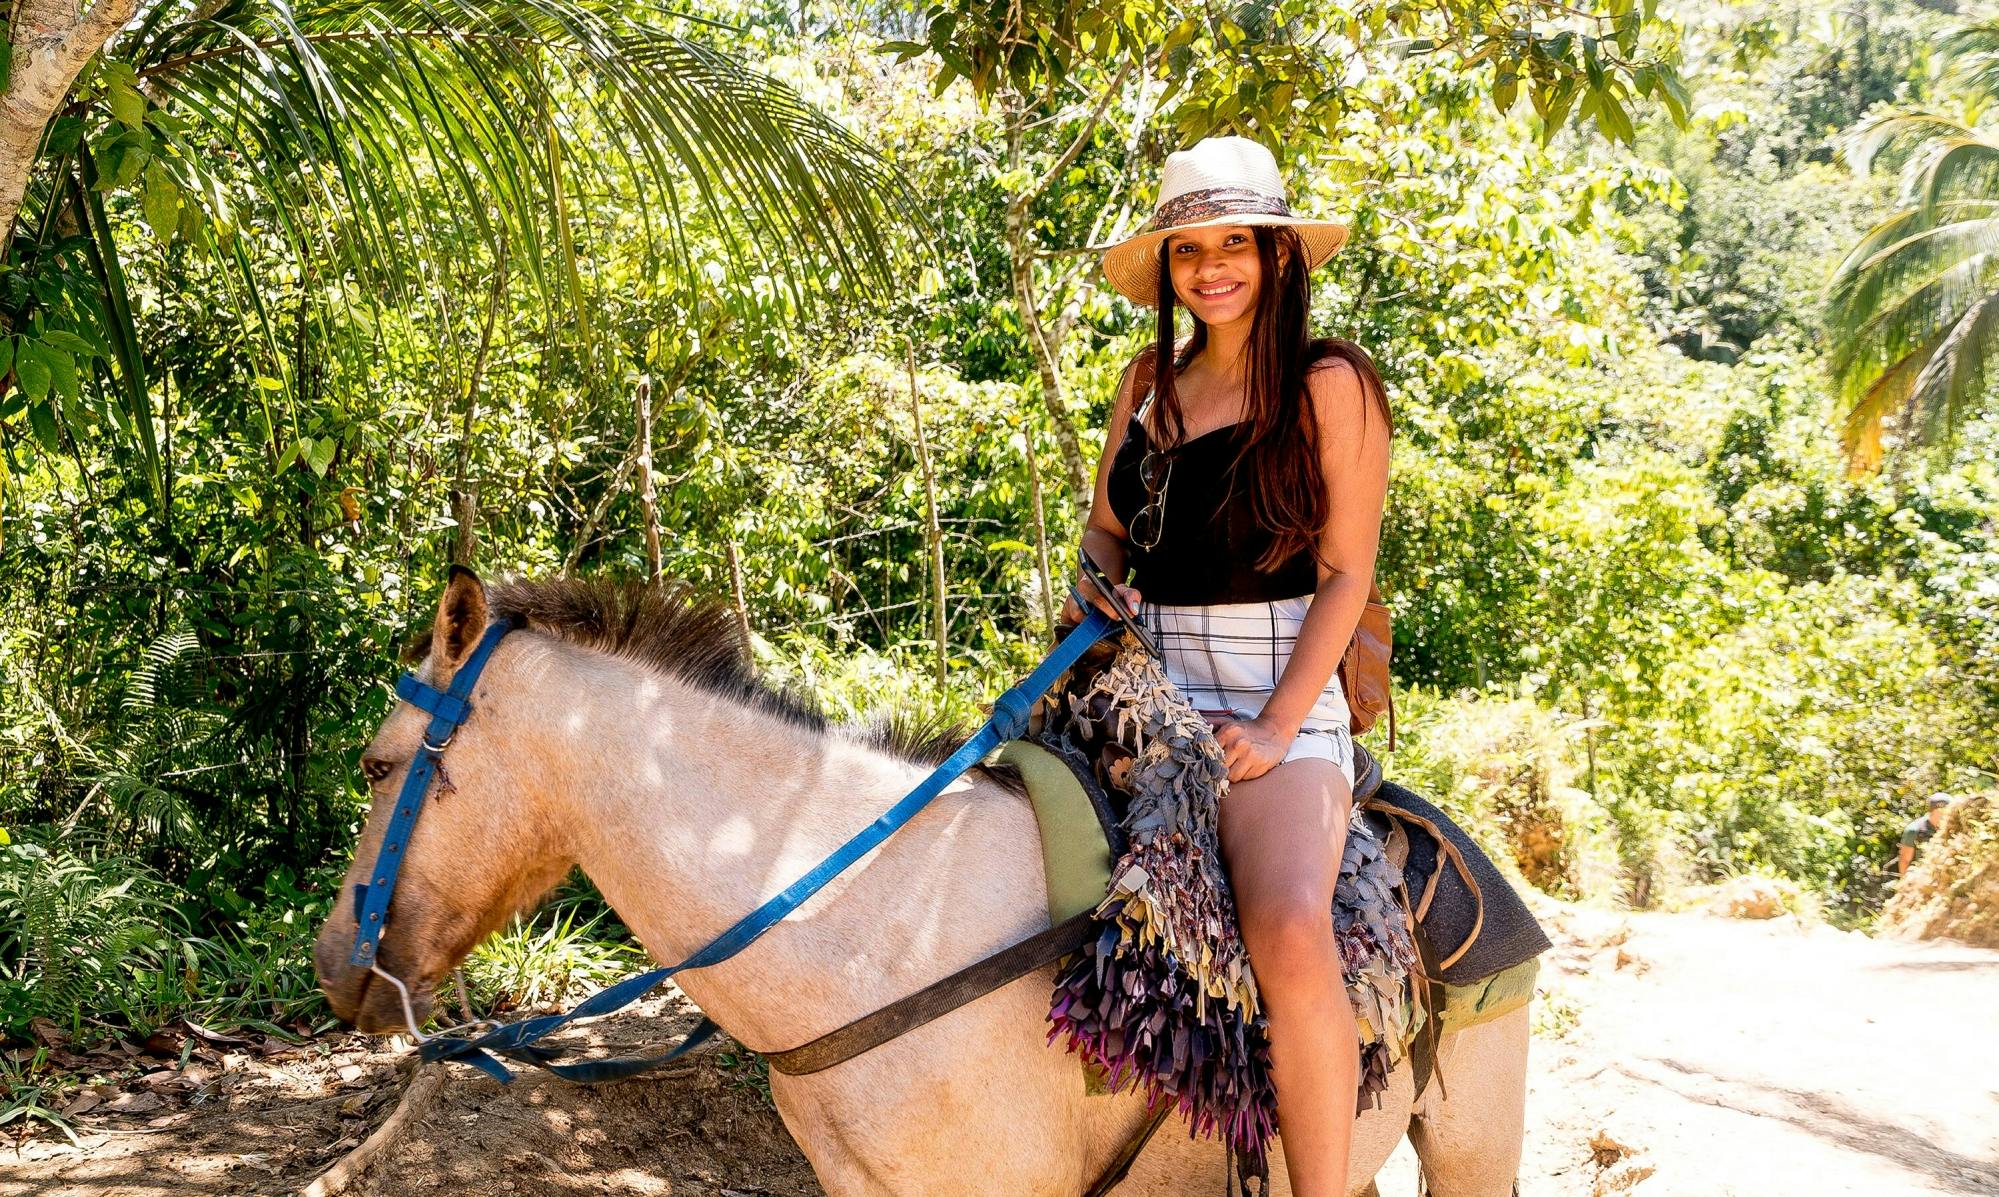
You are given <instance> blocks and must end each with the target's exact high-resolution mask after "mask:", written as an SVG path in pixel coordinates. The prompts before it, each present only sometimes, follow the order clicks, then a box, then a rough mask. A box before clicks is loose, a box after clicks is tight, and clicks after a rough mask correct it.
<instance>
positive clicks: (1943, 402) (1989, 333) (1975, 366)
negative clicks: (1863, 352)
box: [1907, 291, 1999, 445]
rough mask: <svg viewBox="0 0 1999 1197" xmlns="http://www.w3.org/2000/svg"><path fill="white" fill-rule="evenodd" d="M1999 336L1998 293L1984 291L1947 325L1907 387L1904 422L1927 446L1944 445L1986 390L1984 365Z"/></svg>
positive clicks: (1987, 377) (1986, 364)
mask: <svg viewBox="0 0 1999 1197" xmlns="http://www.w3.org/2000/svg"><path fill="white" fill-rule="evenodd" d="M1995 336H1999V294H1995V293H1993V292H1990V291H1988V292H1986V293H1985V294H1984V295H1983V296H1981V297H1980V298H1979V300H1978V302H1977V303H1974V304H1973V305H1971V307H1970V309H1969V310H1967V311H1966V312H1965V313H1964V314H1963V315H1961V316H1959V317H1958V318H1957V320H1956V322H1955V323H1953V324H1952V325H1951V326H1950V331H1949V332H1948V333H1946V334H1945V335H1944V337H1943V340H1942V342H1941V343H1940V344H1938V346H1937V347H1936V350H1935V352H1933V353H1932V354H1931V355H1930V360H1929V361H1928V362H1927V363H1926V364H1925V365H1924V366H1923V369H1922V373H1920V374H1918V375H1917V376H1916V379H1915V381H1914V382H1913V383H1911V384H1910V386H1909V397H1908V400H1907V403H1908V407H1909V421H1910V426H1911V428H1912V429H1913V430H1914V431H1915V433H1916V437H1917V439H1918V440H1919V441H1920V442H1921V443H1923V444H1926V445H1938V444H1947V443H1948V442H1949V440H1950V438H1951V435H1952V431H1953V430H1954V429H1956V428H1958V427H1960V426H1961V425H1962V424H1963V423H1964V422H1965V421H1966V420H1967V419H1969V418H1970V415H1971V411H1970V408H1971V403H1972V401H1973V400H1974V399H1976V398H1980V397H1982V396H1983V395H1984V394H1985V391H1986V386H1987V383H1988V381H1989V375H1988V372H1987V367H1988V365H1989V363H1990V361H1991V358H1992V353H1993V349H1994V338H1995Z"/></svg>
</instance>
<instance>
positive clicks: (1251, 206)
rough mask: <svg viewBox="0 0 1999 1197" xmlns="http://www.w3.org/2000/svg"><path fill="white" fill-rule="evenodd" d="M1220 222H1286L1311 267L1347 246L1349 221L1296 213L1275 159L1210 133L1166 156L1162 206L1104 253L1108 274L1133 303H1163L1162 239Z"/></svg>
mask: <svg viewBox="0 0 1999 1197" xmlns="http://www.w3.org/2000/svg"><path fill="white" fill-rule="evenodd" d="M1218 224H1267V225H1283V226H1288V227H1290V228H1292V229H1295V230H1297V233H1298V237H1299V240H1301V241H1302V242H1304V245H1305V269H1307V270H1312V269H1315V268H1317V266H1318V265H1319V263H1321V262H1323V261H1325V260H1326V259H1327V258H1329V257H1331V256H1332V255H1333V251H1335V250H1337V249H1338V248H1339V247H1340V246H1342V245H1344V244H1346V239H1347V226H1345V225H1343V224H1340V223H1339V222H1337V221H1332V220H1312V219H1309V218H1307V217H1303V216H1293V215H1292V214H1291V205H1290V204H1288V203H1286V202H1285V200H1284V181H1283V180H1282V179H1280V178H1279V177H1278V175H1277V159H1275V158H1273V157H1271V154H1270V151H1269V150H1267V149H1265V148H1263V146H1262V145H1260V144H1259V143H1257V142H1254V141H1251V140H1250V139H1249V138H1247V137H1204V138H1202V139H1201V140H1200V141H1197V142H1195V143H1194V144H1193V146H1192V147H1190V148H1188V149H1184V150H1178V151H1176V152H1174V153H1171V154H1168V155H1167V156H1166V169H1165V171H1164V173H1162V174H1161V176H1160V179H1159V203H1158V206H1157V207H1155V208H1154V209H1153V211H1152V219H1151V220H1149V221H1147V222H1146V225H1145V227H1144V228H1143V229H1141V230H1139V231H1138V232H1137V233H1134V234H1132V235H1131V236H1130V237H1127V238H1125V239H1124V240H1123V241H1120V242H1118V243H1117V244H1116V245H1113V246H1111V247H1110V248H1109V249H1107V250H1105V251H1104V277H1105V278H1107V279H1109V280H1110V284H1111V286H1113V287H1115V288H1117V291H1118V294H1120V295H1122V296H1124V297H1125V298H1126V299H1129V300H1131V301H1132V302H1133V303H1137V304H1144V305H1146V306H1148V307H1149V306H1152V305H1155V304H1157V303H1158V302H1159V243H1160V242H1161V241H1163V240H1165V239H1166V237H1167V236H1168V235H1169V234H1171V233H1175V232H1178V231H1180V230H1182V229H1198V228H1206V227H1208V226H1210V225H1218Z"/></svg>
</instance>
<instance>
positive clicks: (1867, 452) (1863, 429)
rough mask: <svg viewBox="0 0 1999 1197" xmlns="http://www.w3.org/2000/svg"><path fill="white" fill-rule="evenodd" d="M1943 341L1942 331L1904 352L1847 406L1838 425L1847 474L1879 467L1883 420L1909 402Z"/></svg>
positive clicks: (1869, 470)
mask: <svg viewBox="0 0 1999 1197" xmlns="http://www.w3.org/2000/svg"><path fill="white" fill-rule="evenodd" d="M1942 341H1943V335H1942V334H1938V335H1936V336H1934V337H1931V338H1930V339H1929V340H1928V341H1926V342H1924V343H1923V344H1921V345H1919V346H1917V347H1916V348H1914V349H1912V350H1911V351H1910V352H1908V353H1906V354H1904V355H1903V356H1902V358H1901V359H1900V360H1899V361H1896V362H1894V363H1893V364H1891V365H1890V366H1889V367H1888V368H1887V369H1885V370H1883V371H1881V372H1880V373H1879V374H1878V375H1876V376H1875V378H1874V381H1873V383H1872V384H1871V385H1870V386H1869V387H1868V388H1867V390H1866V391H1865V392H1864V393H1863V394H1862V395H1861V396H1860V398H1859V399H1858V400H1856V401H1855V402H1854V403H1853V404H1852V405H1851V406H1849V407H1848V408H1847V410H1846V415H1845V418H1844V419H1843V420H1842V422H1841V427H1840V444H1841V447H1842V448H1844V449H1845V450H1846V468H1847V472H1848V473H1849V474H1851V475H1853V476H1855V477H1858V476H1860V475H1862V474H1870V473H1873V472H1874V471H1875V470H1878V469H1880V468H1881V458H1882V445H1881V432H1882V424H1883V422H1884V421H1886V420H1887V419H1888V418H1890V417H1891V416H1893V415H1894V414H1895V413H1897V412H1899V411H1901V410H1902V407H1903V405H1904V404H1905V403H1907V402H1908V398H1909V390H1910V387H1911V386H1912V385H1914V383H1915V379H1916V376H1917V375H1918V374H1920V373H1921V372H1922V370H1923V368H1924V367H1925V366H1927V365H1928V364H1929V361H1930V356H1931V354H1933V353H1935V352H1936V347H1937V346H1938V345H1939V344H1941V343H1942Z"/></svg>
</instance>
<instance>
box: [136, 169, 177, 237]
mask: <svg viewBox="0 0 1999 1197" xmlns="http://www.w3.org/2000/svg"><path fill="white" fill-rule="evenodd" d="M140 207H141V208H142V209H143V210H144V212H145V216H146V225H147V227H149V228H151V229H152V230H153V236H155V237H157V238H159V239H160V243H161V244H162V245H164V244H166V243H167V242H169V241H172V240H173V237H174V230H175V229H176V228H177V227H178V226H179V224H180V186H179V185H178V184H176V183H175V182H174V180H173V176H172V175H170V174H168V173H167V168H166V167H164V166H162V165H160V160H159V159H157V158H155V159H153V160H152V161H151V162H149V163H147V164H146V188H145V192H144V193H143V194H142V195H141V196H140Z"/></svg>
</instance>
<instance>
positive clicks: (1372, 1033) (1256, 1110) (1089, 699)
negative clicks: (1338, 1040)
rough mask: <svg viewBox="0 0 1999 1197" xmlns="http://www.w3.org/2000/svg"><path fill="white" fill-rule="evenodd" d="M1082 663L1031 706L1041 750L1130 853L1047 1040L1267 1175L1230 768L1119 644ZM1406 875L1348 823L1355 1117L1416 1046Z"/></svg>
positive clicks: (1338, 912) (1262, 1032)
mask: <svg viewBox="0 0 1999 1197" xmlns="http://www.w3.org/2000/svg"><path fill="white" fill-rule="evenodd" d="M1092 664H1093V662H1092V659H1091V658H1085V660H1084V662H1083V663H1079V664H1078V665H1077V666H1076V667H1075V668H1074V669H1073V670H1071V672H1070V674H1069V676H1068V677H1067V678H1065V679H1064V682H1063V683H1060V684H1058V685H1057V686H1056V687H1055V688H1054V689H1053V690H1051V691H1050V693H1049V695H1048V696H1047V697H1045V698H1044V699H1043V700H1042V703H1041V704H1040V705H1039V707H1038V708H1037V712H1036V719H1035V725H1036V727H1037V728H1038V730H1039V733H1040V739H1041V740H1042V742H1043V743H1044V744H1049V745H1051V746H1056V747H1060V748H1061V749H1062V750H1064V751H1067V752H1070V753H1077V754H1080V755H1082V756H1083V757H1084V758H1085V759H1086V760H1088V761H1089V762H1090V763H1091V765H1092V768H1093V770H1094V771H1095V773H1096V775H1097V778H1098V781H1099V782H1100V783H1101V784H1102V785H1103V786H1104V787H1105V788H1106V791H1107V792H1111V791H1115V792H1116V794H1117V795H1118V796H1119V797H1128V798H1129V805H1128V807H1126V809H1125V814H1124V817H1123V820H1122V827H1123V829H1124V831H1125V835H1126V841H1127V843H1128V845H1129V850H1128V851H1127V852H1126V853H1125V854H1124V856H1123V857H1122V858H1120V859H1119V860H1118V861H1117V862H1116V864H1115V865H1114V866H1113V868H1112V870H1111V877H1112V881H1111V886H1110V890H1109V892H1108V893H1107V894H1106V895H1105V897H1104V900H1103V902H1102V903H1101V904H1100V905H1099V906H1098V907H1097V910H1096V912H1095V917H1096V919H1097V920H1098V927H1099V934H1098V936H1097V938H1096V940H1095V941H1094V942H1093V943H1092V944H1091V945H1089V946H1087V947H1086V948H1084V949H1083V950H1082V951H1081V952H1079V953H1077V954H1076V955H1075V956H1074V957H1072V958H1071V959H1070V961H1069V962H1068V963H1067V964H1066V965H1065V966H1064V967H1063V968H1062V969H1061V971H1060V973H1059V974H1058V976H1057V978H1056V987H1055V994H1054V999H1053V1003H1052V1005H1051V1007H1050V1010H1049V1020H1050V1022H1051V1023H1052V1024H1053V1026H1052V1028H1051V1029H1050V1031H1049V1035H1048V1038H1049V1042H1051V1043H1053V1042H1054V1041H1055V1040H1056V1039H1057V1038H1059V1037H1061V1036H1064V1035H1066V1036H1067V1042H1068V1047H1069V1050H1071V1051H1073V1052H1078V1053H1080V1054H1082V1055H1083V1056H1084V1058H1085V1059H1087V1060H1089V1061H1091V1062H1092V1063H1094V1064H1096V1065H1097V1066H1098V1067H1100V1068H1101V1069H1102V1070H1103V1072H1104V1074H1105V1084H1106V1086H1107V1087H1108V1088H1109V1090H1110V1091H1112V1092H1120V1091H1123V1090H1126V1089H1138V1090H1141V1091H1143V1092H1144V1093H1145V1094H1146V1097H1147V1100H1148V1104H1149V1105H1153V1106H1156V1105H1157V1103H1159V1102H1161V1101H1172V1102H1174V1103H1175V1104H1176V1105H1177V1107H1178V1108H1179V1111H1180V1113H1181V1114H1182V1116H1184V1117H1185V1118H1186V1119H1187V1120H1188V1122H1189V1124H1190V1133H1193V1134H1206V1135H1215V1136H1218V1137H1220V1138H1221V1139H1222V1140H1223V1141H1225V1142H1226V1143H1227V1144H1228V1145H1229V1147H1230V1148H1231V1149H1232V1150H1233V1151H1234V1152H1235V1153H1236V1154H1237V1155H1238V1156H1239V1157H1240V1158H1241V1159H1242V1160H1243V1161H1244V1165H1245V1167H1244V1172H1245V1175H1246V1176H1266V1175H1267V1172H1268V1164H1267V1158H1266V1156H1267V1148H1268V1144H1269V1142H1270V1140H1271V1138H1272V1137H1273V1136H1274V1135H1275V1134H1276V1133H1277V1121H1276V1113H1277V1094H1276V1089H1275V1088H1274V1086H1273V1084H1272V1082H1271V1074H1270V1044H1269V1028H1268V1024H1267V1022H1266V1021H1265V1020H1264V1017H1263V1015H1262V1008H1261V1005H1260V1003H1259V1000H1258V997H1257V990H1256V979H1255V975H1254V974H1253V972H1252V971H1251V969H1250V961H1249V952H1248V949H1247V948H1246V947H1245V946H1244V944H1243V941H1242V936H1241V933H1240V931H1239V929H1238V925H1237V922H1236V912H1235V902H1234V898H1233V897H1232V895H1231V894H1230V891H1229V885H1228V877H1227V873H1226V871H1225V867H1224V863H1223V859H1222V854H1221V845H1220V839H1219V828H1218V819H1219V814H1220V808H1221V803H1222V801H1223V800H1224V798H1225V797H1226V795H1227V793H1228V768H1227V766H1226V765H1225V764H1224V763H1223V760H1222V752H1221V748H1220V746H1219V745H1218V744H1216V742H1215V738H1214V735H1213V733H1212V730H1211V729H1210V727H1209V725H1208V722H1207V720H1206V719H1204V718H1203V717H1201V716H1200V715H1199V714H1198V713H1196V712H1195V711H1194V709H1193V708H1192V707H1191V706H1190V705H1189V704H1188V703H1187V701H1186V699H1185V698H1184V697H1183V696H1182V695H1181V694H1180V693H1179V691H1178V690H1177V689H1175V688H1174V686H1173V684H1172V683H1171V682H1170V681H1169V680H1167V678H1166V675H1165V673H1164V671H1163V670H1162V669H1161V668H1160V667H1159V663H1158V662H1157V661H1156V660H1154V659H1153V658H1152V657H1151V656H1149V655H1148V654H1146V653H1145V652H1143V651H1142V650H1140V649H1138V648H1137V647H1136V646H1135V645H1134V644H1131V643H1130V642H1129V637H1126V643H1125V644H1124V645H1123V646H1122V647H1121V648H1120V649H1119V651H1118V652H1117V653H1116V655H1115V657H1113V658H1112V659H1111V660H1110V662H1109V663H1108V664H1106V665H1103V666H1102V667H1101V668H1095V669H1094V671H1092ZM1400 886H1401V872H1400V870H1399V869H1397V868H1396V867H1395V865H1394V864H1393V863H1392V862H1390V861H1389V860H1388V858H1387V854H1386V853H1385V851H1383V848H1382V844H1381V841H1380V840H1379V839H1378V838H1377V837H1376V836H1375V835H1374V833H1373V831H1372V830H1371V829H1370V828H1368V826H1367V824H1366V822H1365V820H1361V819H1356V820H1354V822H1353V827H1352V830H1351V832H1350V833H1349V835H1348V839H1347V851H1346V854H1345V857H1344V858H1343V860H1342V862H1341V869H1340V885H1339V893H1338V895H1337V896H1336V898H1335V901H1334V925H1335V938H1336V940H1337V941H1338V948H1339V952H1340V959H1341V962H1342V964H1343V965H1344V967H1345V970H1346V976H1347V982H1348V992H1349V996H1350V997H1351V998H1352V999H1353V1000H1354V1007H1355V1015H1356V1019H1357V1021H1358V1022H1359V1023H1360V1030H1361V1037H1362V1053H1361V1085H1360V1090H1359V1092H1358V1093H1357V1095H1356V1096H1357V1103H1356V1108H1364V1107H1365V1106H1366V1105H1368V1104H1372V1103H1374V1102H1377V1101H1378V1100H1379V1099H1378V1096H1377V1095H1378V1094H1379V1092H1380V1091H1381V1090H1382V1089H1383V1088H1384V1087H1385V1086H1386V1084H1387V1077H1388V1072H1389V1070H1390V1069H1391V1068H1393V1067H1394V1065H1395V1063H1396V1062H1398V1061H1399V1060H1400V1059H1401V1058H1402V1055H1403V1052H1404V1050H1405V1049H1406V1046H1407V1043H1408V1039H1409V1036H1410V1034H1411V1032H1412V1026H1411V1023H1412V1009H1411V1005H1410V1002H1409V989H1408V987H1407V984H1406V982H1407V978H1408V974H1409V969H1410V966H1411V965H1412V964H1413V963H1414V961H1415V952H1414V948H1413V945H1412V944H1411V942H1410V939H1409V932H1408V927H1407V923H1406V921H1405V916H1404V914H1403V908H1402V907H1401V906H1399V905H1397V895H1398V892H1399V889H1400Z"/></svg>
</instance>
